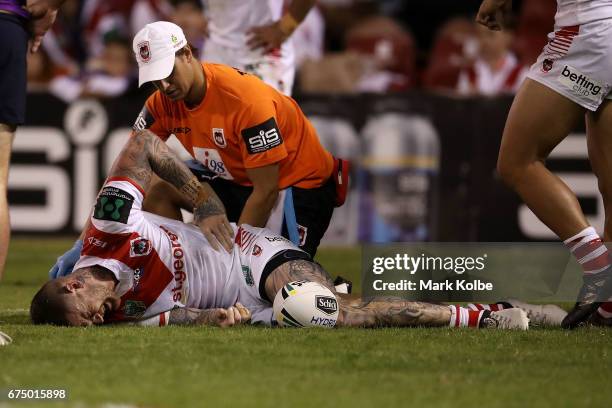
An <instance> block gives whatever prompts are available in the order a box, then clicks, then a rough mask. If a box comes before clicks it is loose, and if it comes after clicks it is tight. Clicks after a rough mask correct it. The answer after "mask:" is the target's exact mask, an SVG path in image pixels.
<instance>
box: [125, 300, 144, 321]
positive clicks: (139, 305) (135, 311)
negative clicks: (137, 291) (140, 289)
mask: <svg viewBox="0 0 612 408" xmlns="http://www.w3.org/2000/svg"><path fill="white" fill-rule="evenodd" d="M146 310H147V305H145V303H144V302H143V301H141V300H126V302H125V305H124V306H123V314H124V315H125V316H126V317H135V318H138V317H141V316H142V315H143V314H144V312H145V311H146Z"/></svg>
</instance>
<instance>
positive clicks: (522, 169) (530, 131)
mask: <svg viewBox="0 0 612 408" xmlns="http://www.w3.org/2000/svg"><path fill="white" fill-rule="evenodd" d="M584 111H585V110H584V108H582V107H580V106H579V105H577V104H576V103H574V102H572V101H570V100H569V99H567V98H565V97H564V96H561V95H560V94H558V93H556V92H555V91H553V90H551V89H549V88H548V87H546V86H544V85H542V84H540V83H538V82H536V81H533V80H531V79H526V80H525V82H524V83H523V85H522V86H521V88H520V90H519V92H518V93H517V95H516V97H515V99H514V102H513V104H512V108H511V109H510V113H509V114H508V119H507V121H506V126H505V129H504V134H503V137H502V142H501V147H500V150H499V158H498V162H497V170H498V172H499V174H500V175H501V177H502V179H503V180H504V182H506V184H508V186H510V187H511V188H512V189H514V191H516V192H517V193H518V194H519V195H520V196H521V198H522V199H523V201H524V202H525V204H527V205H528V206H529V208H530V209H531V210H532V211H533V212H534V213H535V215H537V217H538V218H539V219H540V220H542V222H543V223H544V224H546V225H547V226H548V227H549V228H550V229H551V230H553V231H554V232H555V234H557V235H558V236H559V238H561V239H562V240H565V239H567V238H569V237H572V236H573V235H575V234H576V233H578V232H580V231H582V230H584V229H585V228H587V227H588V226H589V225H588V223H587V221H586V218H585V217H584V214H583V213H582V209H581V208H580V204H579V203H578V199H577V198H576V196H575V195H574V193H573V192H572V191H571V190H570V189H569V188H568V187H567V185H566V184H565V183H564V182H563V181H562V180H561V179H560V178H559V177H557V176H556V175H554V174H553V173H551V172H550V171H549V170H548V169H547V168H546V167H545V166H544V160H545V159H546V158H547V157H548V155H549V154H550V152H551V151H552V150H553V149H554V147H555V146H557V145H558V144H559V143H560V142H561V141H562V140H563V139H564V138H565V137H566V136H567V135H568V134H569V133H570V132H571V131H572V130H573V129H574V128H575V127H576V125H577V124H578V123H579V121H580V120H582V118H583V117H584Z"/></svg>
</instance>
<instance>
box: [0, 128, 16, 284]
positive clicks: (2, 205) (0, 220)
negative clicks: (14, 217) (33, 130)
mask: <svg viewBox="0 0 612 408" xmlns="http://www.w3.org/2000/svg"><path fill="white" fill-rule="evenodd" d="M14 132H15V127H14V126H9V125H6V124H4V123H0V279H2V275H3V272H4V265H5V262H6V256H7V253H8V245H9V240H10V234H11V228H10V225H11V224H10V220H9V208H8V199H7V196H6V195H7V192H8V173H9V164H10V162H11V147H12V145H13V138H14V135H15V133H14Z"/></svg>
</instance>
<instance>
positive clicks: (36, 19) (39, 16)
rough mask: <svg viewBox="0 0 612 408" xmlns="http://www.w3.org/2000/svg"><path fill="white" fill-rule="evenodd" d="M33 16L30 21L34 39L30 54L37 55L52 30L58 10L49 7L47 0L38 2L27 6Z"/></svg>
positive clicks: (30, 46)
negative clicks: (43, 40) (48, 32)
mask: <svg viewBox="0 0 612 408" xmlns="http://www.w3.org/2000/svg"><path fill="white" fill-rule="evenodd" d="M26 9H27V10H28V12H29V13H30V15H31V16H32V18H31V20H30V32H31V35H32V38H31V39H30V41H29V50H30V53H32V54H33V53H35V52H36V51H38V48H40V44H41V42H42V39H43V37H44V35H45V33H46V32H47V30H49V28H51V26H52V25H53V23H54V22H55V18H56V17H57V10H54V9H52V8H50V7H49V4H48V2H47V0H37V1H34V2H32V3H30V4H28V5H27V6H26Z"/></svg>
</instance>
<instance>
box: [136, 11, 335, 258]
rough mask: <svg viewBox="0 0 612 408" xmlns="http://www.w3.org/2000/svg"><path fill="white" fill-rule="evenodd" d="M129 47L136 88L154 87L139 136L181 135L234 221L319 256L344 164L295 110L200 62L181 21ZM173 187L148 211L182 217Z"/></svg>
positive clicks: (150, 29) (157, 195)
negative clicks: (146, 133) (268, 230)
mask: <svg viewBox="0 0 612 408" xmlns="http://www.w3.org/2000/svg"><path fill="white" fill-rule="evenodd" d="M133 46H134V52H135V54H136V59H137V61H138V67H139V85H142V84H143V83H145V82H150V81H151V82H153V83H154V84H155V86H156V87H157V89H158V90H157V91H156V92H155V93H153V94H152V95H151V96H150V97H149V99H148V100H147V101H146V103H145V107H144V108H143V110H142V112H141V113H140V115H139V116H138V118H137V120H136V123H135V125H134V127H135V129H145V128H146V129H149V130H150V131H152V132H153V133H155V134H156V135H158V136H159V137H160V138H162V139H163V140H166V139H167V138H168V137H169V136H170V135H171V134H174V135H176V137H177V138H178V139H179V141H180V142H181V143H182V145H183V146H184V147H185V148H186V149H187V151H189V153H190V154H191V155H192V156H193V158H194V159H195V160H196V161H197V162H199V163H197V164H196V165H194V164H193V163H192V165H191V167H192V168H194V167H195V168H197V167H200V168H201V169H203V170H204V172H205V173H208V174H210V175H212V176H213V177H212V178H213V180H210V181H209V183H210V184H211V186H212V187H213V189H214V190H215V192H217V194H218V195H219V197H220V198H221V200H222V201H223V203H224V204H225V206H226V208H227V211H228V218H229V219H230V221H236V222H238V223H239V224H242V223H245V224H249V225H253V226H258V227H263V226H268V227H269V228H271V229H273V230H275V232H282V233H283V235H285V236H286V237H288V238H291V239H292V240H293V241H294V242H295V241H299V242H297V243H299V245H300V246H301V247H302V248H303V249H304V250H306V251H307V252H309V253H310V254H311V255H314V253H315V252H316V248H317V247H318V245H319V242H320V240H321V238H322V236H323V234H324V233H325V231H326V230H327V227H328V225H329V221H330V219H331V215H332V213H333V209H334V207H335V206H336V204H338V203H339V201H343V197H339V195H340V196H342V193H340V194H338V191H342V189H343V188H345V187H346V181H347V180H346V173H347V172H346V171H344V172H342V166H343V165H344V166H346V163H342V161H340V160H335V159H334V158H333V157H332V155H331V154H330V153H329V152H327V151H326V150H325V149H324V148H323V147H322V146H321V144H320V142H319V139H318V137H317V134H316V132H315V130H314V128H313V126H312V125H311V124H310V122H309V121H308V119H307V118H306V117H305V116H304V114H303V113H302V111H301V109H300V107H299V106H298V105H297V103H296V102H295V101H294V100H293V99H291V98H290V97H287V96H285V95H283V94H281V93H280V92H278V91H276V90H275V89H274V88H272V87H270V86H268V85H266V84H265V83H264V82H263V81H261V80H260V79H259V78H257V77H255V76H253V75H251V74H247V73H244V72H241V71H239V70H237V69H234V68H231V67H228V66H225V65H218V64H208V63H201V62H199V61H198V60H197V59H196V58H195V57H194V51H193V47H192V46H190V45H189V44H188V43H187V41H186V39H185V36H184V34H183V32H182V30H181V29H180V27H178V26H177V25H175V24H172V23H169V22H164V21H159V22H155V23H152V24H148V25H147V26H145V27H144V28H143V29H142V30H140V31H139V32H138V34H136V36H135V38H134V43H133ZM345 170H346V169H345ZM334 172H336V173H338V172H339V175H340V176H341V177H332V174H333V173H334ZM343 173H344V174H343ZM209 178H211V177H209ZM338 187H340V189H338ZM172 189H173V188H172V187H171V186H170V185H169V184H163V182H159V183H157V184H156V185H155V186H154V187H152V189H151V190H150V191H149V194H148V197H147V202H145V208H147V209H148V210H150V211H153V212H157V213H163V215H167V216H168V215H171V214H169V213H168V212H169V211H174V213H175V214H176V210H174V208H175V206H182V205H181V201H180V200H181V198H180V195H178V194H174V192H173V191H172ZM168 208H170V210H167V209H168ZM292 217H295V220H293V221H292V220H291V218H292ZM283 220H284V221H283Z"/></svg>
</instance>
